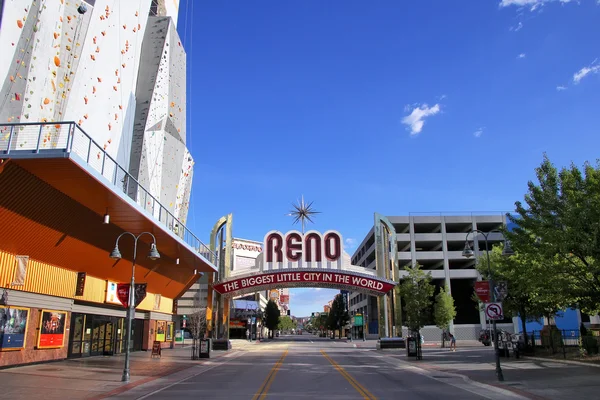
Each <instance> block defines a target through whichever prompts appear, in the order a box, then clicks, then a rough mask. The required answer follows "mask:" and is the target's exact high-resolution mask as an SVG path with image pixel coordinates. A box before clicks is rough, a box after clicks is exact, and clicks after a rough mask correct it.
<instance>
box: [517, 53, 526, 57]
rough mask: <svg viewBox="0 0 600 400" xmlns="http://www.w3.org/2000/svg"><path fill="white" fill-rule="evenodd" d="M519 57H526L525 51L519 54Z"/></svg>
mask: <svg viewBox="0 0 600 400" xmlns="http://www.w3.org/2000/svg"><path fill="white" fill-rule="evenodd" d="M517 58H525V53H521V54H519V55H518V56H517Z"/></svg>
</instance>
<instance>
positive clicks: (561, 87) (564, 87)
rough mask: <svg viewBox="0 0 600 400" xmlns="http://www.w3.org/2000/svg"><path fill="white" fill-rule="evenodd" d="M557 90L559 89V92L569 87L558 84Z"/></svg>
mask: <svg viewBox="0 0 600 400" xmlns="http://www.w3.org/2000/svg"><path fill="white" fill-rule="evenodd" d="M556 90H557V91H559V92H562V91H563V90H567V87H566V86H563V85H558V86H557V87H556Z"/></svg>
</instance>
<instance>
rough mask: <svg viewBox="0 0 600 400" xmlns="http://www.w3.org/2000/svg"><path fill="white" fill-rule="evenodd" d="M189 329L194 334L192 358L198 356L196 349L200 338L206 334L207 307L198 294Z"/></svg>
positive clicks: (190, 316) (195, 298) (190, 317)
mask: <svg viewBox="0 0 600 400" xmlns="http://www.w3.org/2000/svg"><path fill="white" fill-rule="evenodd" d="M188 329H189V330H190V334H191V335H192V349H194V350H193V351H192V359H196V358H197V357H198V353H197V352H196V350H195V349H197V348H198V340H199V339H201V338H202V337H204V335H205V334H206V307H203V306H202V305H201V304H200V299H199V298H198V296H195V297H194V302H193V306H192V312H191V314H189V322H188Z"/></svg>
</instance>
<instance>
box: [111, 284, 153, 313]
mask: <svg viewBox="0 0 600 400" xmlns="http://www.w3.org/2000/svg"><path fill="white" fill-rule="evenodd" d="M130 286H131V285H130V284H129V283H117V297H118V298H119V301H120V302H121V304H123V306H124V307H129V287H130ZM146 286H147V284H146V283H136V284H135V292H134V298H135V301H134V304H135V307H137V306H139V305H140V303H141V302H142V300H144V299H145V298H146Z"/></svg>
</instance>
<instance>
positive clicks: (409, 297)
mask: <svg viewBox="0 0 600 400" xmlns="http://www.w3.org/2000/svg"><path fill="white" fill-rule="evenodd" d="M404 269H405V270H406V271H407V272H408V275H406V276H405V277H404V278H403V279H402V283H401V284H400V295H401V296H402V300H403V301H404V323H405V324H406V326H407V327H408V328H409V329H410V330H411V331H413V332H416V333H419V331H420V330H421V328H422V327H423V326H425V324H426V323H427V321H428V320H429V317H430V315H429V312H430V307H431V297H432V296H433V293H434V292H435V286H434V285H432V284H431V275H429V274H428V273H426V272H424V271H423V270H422V269H421V266H420V265H419V264H416V265H415V266H414V267H412V268H411V267H405V268H404Z"/></svg>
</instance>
